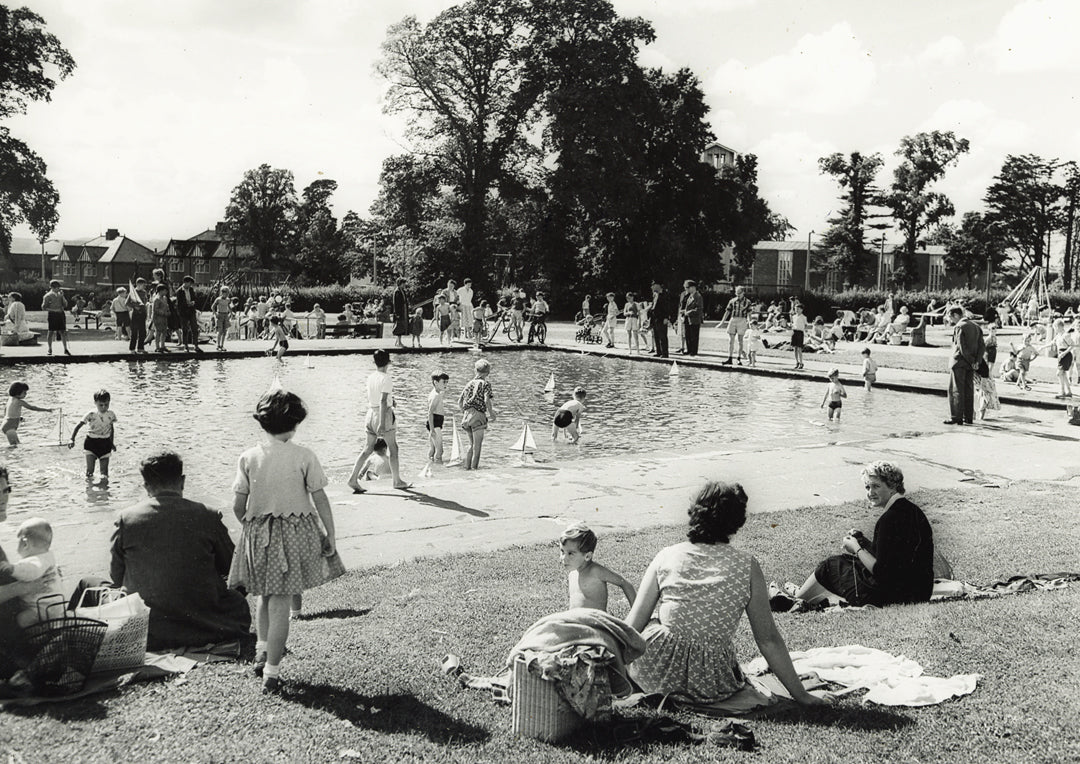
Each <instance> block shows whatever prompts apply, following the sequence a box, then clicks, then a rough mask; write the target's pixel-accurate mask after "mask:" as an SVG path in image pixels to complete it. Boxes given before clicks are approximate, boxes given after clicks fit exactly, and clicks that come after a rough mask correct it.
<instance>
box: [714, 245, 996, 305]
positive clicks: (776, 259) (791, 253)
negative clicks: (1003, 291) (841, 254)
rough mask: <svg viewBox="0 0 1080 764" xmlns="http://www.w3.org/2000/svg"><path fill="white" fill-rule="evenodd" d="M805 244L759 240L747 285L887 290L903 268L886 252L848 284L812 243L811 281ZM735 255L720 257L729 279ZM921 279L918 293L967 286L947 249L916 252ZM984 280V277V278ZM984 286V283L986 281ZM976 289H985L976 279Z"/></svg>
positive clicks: (780, 289)
mask: <svg viewBox="0 0 1080 764" xmlns="http://www.w3.org/2000/svg"><path fill="white" fill-rule="evenodd" d="M806 245H807V242H806V241H805V240H802V241H759V242H758V243H757V244H755V245H754V263H753V265H752V267H751V269H750V276H749V278H748V279H747V280H746V282H747V284H748V285H749V286H751V287H753V288H755V289H762V290H765V291H770V292H771V291H775V292H798V291H799V290H801V289H804V288H805V287H806V285H807V283H809V286H810V288H811V289H828V290H833V291H839V290H842V289H844V288H845V287H847V286H860V287H866V288H878V289H885V288H887V287H888V286H889V284H890V283H891V281H892V275H893V272H894V271H895V270H896V269H897V268H898V267H899V265H900V257H901V256H900V254H899V253H895V252H885V253H884V254H877V255H876V256H875V257H874V259H873V268H872V270H871V272H870V273H868V274H867V275H866V276H865V277H864V278H863V279H862V280H861V281H860V282H859V283H858V284H846V283H845V282H844V281H843V277H842V275H841V274H840V273H839V272H837V271H835V270H833V269H832V268H829V267H828V263H827V259H826V254H825V252H823V251H822V250H820V249H818V248H817V247H816V246H814V243H813V242H812V243H811V250H810V278H809V280H807V274H806V265H807V257H806ZM733 259H734V254H733V252H732V249H731V247H727V248H726V249H725V250H724V251H723V252H722V253H721V255H720V260H721V263H722V265H723V266H724V271H725V273H727V274H728V277H729V278H730V274H731V265H732V261H733ZM915 265H916V268H917V270H918V279H917V280H916V281H915V283H914V284H912V286H911V289H912V290H915V291H921V290H929V291H932V292H936V291H940V290H943V289H956V288H960V287H963V286H965V285H966V280H965V278H964V277H963V276H962V275H960V274H956V273H951V272H949V271H947V270H946V269H945V247H943V246H938V245H921V246H920V247H919V248H918V249H917V250H916V251H915ZM983 279H985V276H983ZM984 284H985V282H984ZM975 287H976V288H977V289H981V288H983V286H980V285H979V283H978V279H976V282H975Z"/></svg>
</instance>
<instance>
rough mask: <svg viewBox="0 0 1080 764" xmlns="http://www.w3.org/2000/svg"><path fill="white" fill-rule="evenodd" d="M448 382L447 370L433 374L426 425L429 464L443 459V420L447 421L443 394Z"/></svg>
mask: <svg viewBox="0 0 1080 764" xmlns="http://www.w3.org/2000/svg"><path fill="white" fill-rule="evenodd" d="M448 384H450V375H449V374H447V373H446V372H445V371H441V372H440V371H437V372H435V373H433V374H432V375H431V392H430V393H428V397H427V422H426V423H425V425H424V426H425V427H427V431H428V463H429V464H435V463H438V464H442V461H443V442H442V435H443V433H442V431H443V422H445V421H446V405H445V403H444V402H443V395H444V394H445V393H446V386H447V385H448Z"/></svg>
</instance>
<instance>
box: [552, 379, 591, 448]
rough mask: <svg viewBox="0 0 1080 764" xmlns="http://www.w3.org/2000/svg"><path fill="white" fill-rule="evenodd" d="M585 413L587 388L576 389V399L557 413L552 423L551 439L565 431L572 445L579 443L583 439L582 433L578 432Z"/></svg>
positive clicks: (565, 404)
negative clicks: (579, 439) (560, 431)
mask: <svg viewBox="0 0 1080 764" xmlns="http://www.w3.org/2000/svg"><path fill="white" fill-rule="evenodd" d="M584 412H585V388H584V387H575V388H574V397H573V398H571V399H570V400H568V401H567V402H566V403H564V404H563V405H562V406H560V407H559V410H558V411H556V412H555V419H554V420H553V421H552V423H551V439H552V440H555V438H557V437H558V435H559V430H564V431H565V432H566V436H567V437H568V438H570V442H571V443H577V442H578V438H580V437H581V433H579V432H578V425H579V424H580V422H581V415H582V414H583V413H584Z"/></svg>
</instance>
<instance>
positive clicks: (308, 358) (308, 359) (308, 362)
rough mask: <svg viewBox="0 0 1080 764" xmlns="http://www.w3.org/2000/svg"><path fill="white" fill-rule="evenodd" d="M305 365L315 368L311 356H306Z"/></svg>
mask: <svg viewBox="0 0 1080 764" xmlns="http://www.w3.org/2000/svg"><path fill="white" fill-rule="evenodd" d="M307 367H308V368H309V369H314V368H315V362H314V361H312V360H311V356H308V357H307Z"/></svg>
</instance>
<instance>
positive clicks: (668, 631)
mask: <svg viewBox="0 0 1080 764" xmlns="http://www.w3.org/2000/svg"><path fill="white" fill-rule="evenodd" d="M744 522H746V493H745V492H744V491H743V489H742V486H741V485H739V484H738V483H722V482H709V483H706V484H705V487H704V488H702V489H701V492H700V493H699V494H698V496H697V498H696V499H695V500H694V503H693V504H692V505H691V506H690V529H689V531H688V532H687V534H686V537H687V539H689V541H686V542H683V543H681V544H676V545H674V546H669V547H667V548H666V549H662V550H660V553H659V554H657V555H656V557H655V558H654V559H653V561H652V563H650V565H649V567H648V569H647V570H646V571H645V576H644V577H643V578H642V579H641V587H640V588H639V589H638V596H637V599H636V600H635V601H634V606H633V608H632V609H631V610H630V615H629V616H628V617H627V619H626V622H627V623H629V624H630V625H631V626H632V627H633V628H635V629H637V630H638V631H640V632H641V634H642V636H643V637H644V638H645V643H646V645H647V649H646V651H645V655H644V656H642V657H641V658H638V659H637V660H636V661H634V662H633V663H631V664H630V666H629V671H630V677H631V678H632V679H633V680H634V682H636V683H637V685H638V686H639V687H641V689H642V690H643V691H644V692H646V693H649V694H662V695H675V696H677V697H679V698H681V699H683V700H688V701H691V702H694V703H706V704H707V703H714V702H717V701H720V700H723V699H724V698H727V697H729V696H730V695H732V694H734V693H736V692H738V691H739V690H741V689H742V688H743V686H744V685H745V684H746V680H745V678H744V676H743V673H742V671H741V670H740V668H739V663H738V660H737V658H736V656H735V647H734V645H733V644H732V641H731V636H732V634H733V633H734V631H735V628H736V626H738V624H739V621H740V619H741V618H742V614H743V612H745V613H746V615H747V618H748V619H749V621H750V628H751V630H752V631H753V634H754V639H755V641H756V642H757V644H758V648H759V649H760V650H761V654H762V655H763V656H765V660H766V661H768V664H769V667H770V668H771V669H772V671H773V673H774V674H776V676H777V678H778V679H779V680H780V681H781V683H783V685H784V688H785V689H786V690H787V691H788V692H789V693H790V694H791V697H792V698H793V699H794V700H795V701H796V702H798V703H800V704H802V705H816V704H821V703H824V702H825V701H824V700H822V699H821V698H818V697H816V696H814V695H811V694H810V693H809V692H807V691H806V690H805V689H804V688H803V685H802V682H800V681H799V677H798V674H796V673H795V669H794V668H793V667H792V665H791V657H790V656H789V655H788V651H787V647H786V646H785V645H784V638H783V637H781V636H780V632H779V631H777V629H776V623H775V622H774V621H773V617H772V611H771V609H770V608H769V595H768V589H767V585H766V583H765V577H764V575H763V574H762V572H761V568H760V567H759V566H758V562H757V560H755V559H754V558H753V557H752V556H751V555H750V554H748V553H746V552H742V551H739V550H736V549H733V548H732V547H730V546H729V545H728V539H729V538H730V537H731V536H732V535H733V534H734V533H735V531H737V530H738V529H739V528H741V527H742V525H743V523H744ZM657 605H659V613H658V616H659V617H658V619H656V620H651V621H650V619H652V615H653V610H654V609H655V608H656V607H657ZM646 624H647V625H646Z"/></svg>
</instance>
